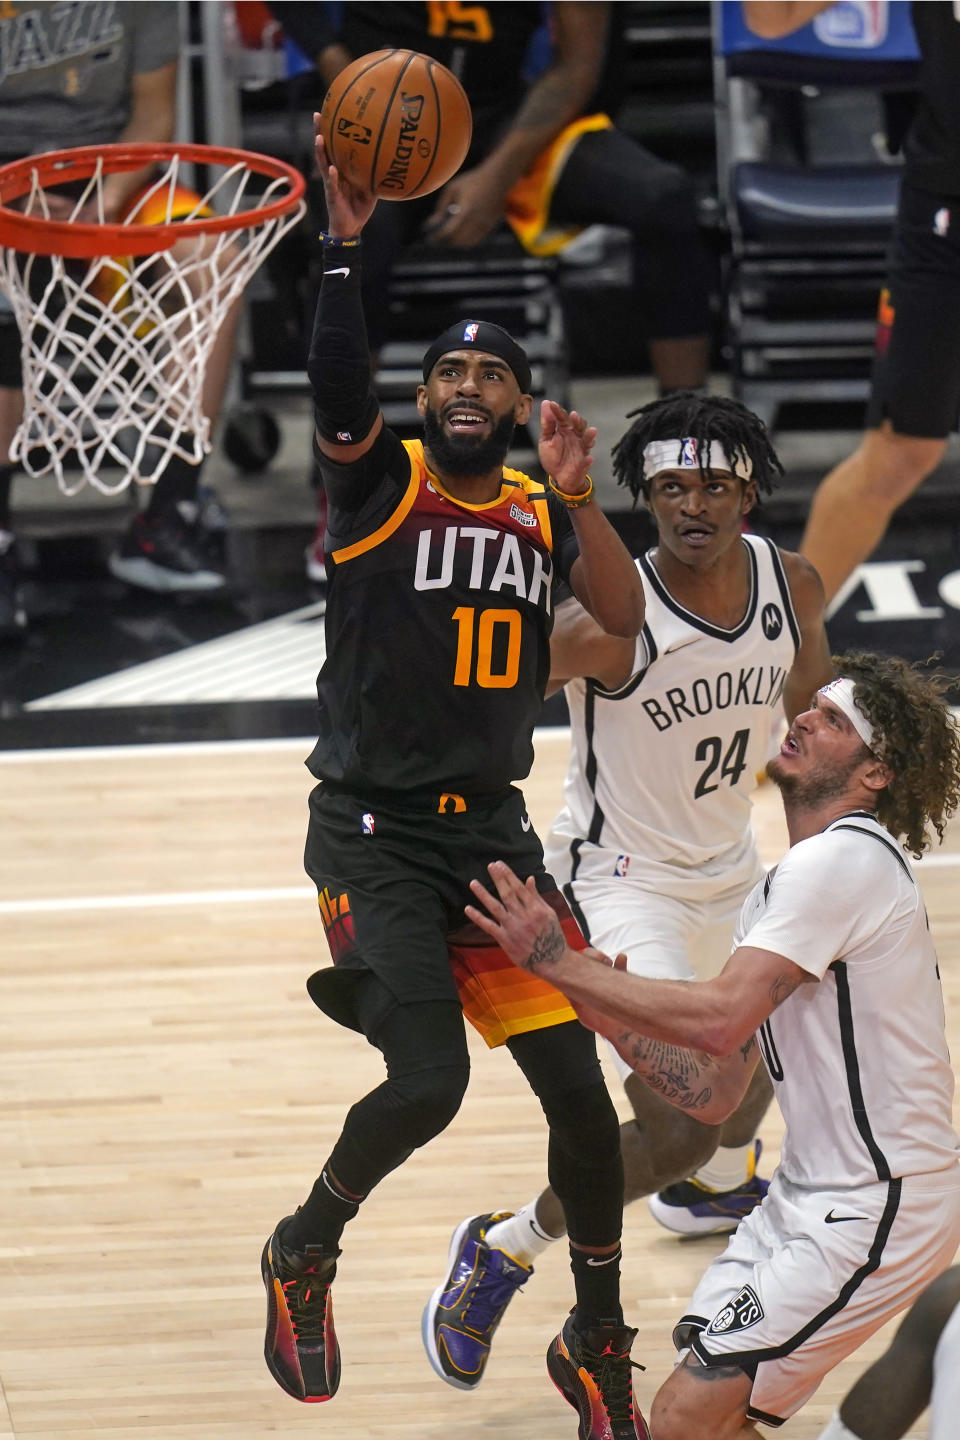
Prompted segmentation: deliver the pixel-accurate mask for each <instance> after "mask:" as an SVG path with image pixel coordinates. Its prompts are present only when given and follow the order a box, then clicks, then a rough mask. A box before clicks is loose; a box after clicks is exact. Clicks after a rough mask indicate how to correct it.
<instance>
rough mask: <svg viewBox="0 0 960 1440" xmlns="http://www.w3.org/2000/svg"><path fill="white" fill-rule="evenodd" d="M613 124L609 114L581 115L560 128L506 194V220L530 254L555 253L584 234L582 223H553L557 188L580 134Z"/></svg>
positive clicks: (608, 127)
mask: <svg viewBox="0 0 960 1440" xmlns="http://www.w3.org/2000/svg"><path fill="white" fill-rule="evenodd" d="M612 127H613V121H612V120H611V119H610V117H609V116H608V115H601V114H597V115H581V116H580V118H579V119H578V120H573V121H571V123H570V124H569V125H567V126H565V127H564V129H563V130H561V131H560V134H559V135H558V136H557V137H556V138H555V139H554V140H552V141H551V142H550V144H549V145H548V146H547V147H546V149H545V150H542V151H541V152H540V154H539V155H538V156H537V158H536V160H535V161H534V162H533V164H532V165H531V167H530V169H529V170H527V171H526V172H525V173H524V174H523V175H521V176H520V179H519V180H517V181H516V182H515V184H514V185H513V186H512V188H511V190H510V192H509V194H508V195H507V223H508V224H509V226H510V228H511V230H512V231H513V233H514V234H515V235H516V237H517V239H518V240H519V241H520V244H521V245H522V246H523V247H524V249H525V250H526V251H528V252H529V254H531V255H556V254H557V252H558V251H560V250H562V249H563V248H564V247H565V246H566V245H569V244H570V241H571V240H575V239H576V238H577V236H578V235H579V234H580V233H581V231H582V229H583V226H582V225H565V226H551V225H550V223H549V219H548V217H549V214H550V202H551V200H552V199H553V192H554V188H555V187H556V183H557V180H558V178H559V176H560V172H561V171H562V169H563V167H564V165H565V164H566V163H567V159H568V157H569V155H570V151H571V150H572V149H573V147H574V145H576V143H577V141H578V140H579V139H580V137H581V135H587V134H590V133H591V132H593V131H595V130H610V129H612Z"/></svg>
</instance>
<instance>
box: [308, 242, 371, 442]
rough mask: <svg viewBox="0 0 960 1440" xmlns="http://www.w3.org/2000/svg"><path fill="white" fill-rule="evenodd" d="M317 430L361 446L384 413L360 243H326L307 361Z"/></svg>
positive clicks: (335, 438) (331, 437) (334, 439)
mask: <svg viewBox="0 0 960 1440" xmlns="http://www.w3.org/2000/svg"><path fill="white" fill-rule="evenodd" d="M307 375H308V376H309V379H310V386H311V389H312V390H313V399H314V406H315V414H316V421H317V430H318V432H319V433H320V434H321V435H322V436H323V438H324V440H328V441H330V443H331V444H334V445H356V444H357V443H358V442H359V441H360V440H363V439H364V438H365V437H366V436H367V435H369V433H370V429H371V427H372V425H373V422H374V421H375V420H376V418H377V415H378V413H379V406H378V404H377V401H376V397H375V396H374V393H373V387H372V384H371V376H370V347H369V345H368V343H367V328H366V324H365V322H364V318H363V305H362V302H361V299H360V241H359V240H348V241H342V240H341V241H329V240H327V241H325V242H324V246H323V279H322V281H321V283H320V296H319V299H318V300H317V313H316V317H315V319H314V322H313V338H312V339H311V341H310V354H309V357H308V359H307Z"/></svg>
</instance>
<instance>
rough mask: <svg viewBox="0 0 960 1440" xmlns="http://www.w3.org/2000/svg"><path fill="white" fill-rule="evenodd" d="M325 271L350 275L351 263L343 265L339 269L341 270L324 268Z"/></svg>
mask: <svg viewBox="0 0 960 1440" xmlns="http://www.w3.org/2000/svg"><path fill="white" fill-rule="evenodd" d="M323 273H324V275H349V274H350V266H349V265H344V266H342V267H341V269H339V270H324V272H323Z"/></svg>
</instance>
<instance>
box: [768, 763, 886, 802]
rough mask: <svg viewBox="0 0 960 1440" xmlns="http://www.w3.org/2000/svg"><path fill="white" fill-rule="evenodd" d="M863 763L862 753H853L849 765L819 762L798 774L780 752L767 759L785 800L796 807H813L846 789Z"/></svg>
mask: <svg viewBox="0 0 960 1440" xmlns="http://www.w3.org/2000/svg"><path fill="white" fill-rule="evenodd" d="M862 764H863V756H862V755H852V756H851V757H850V759H849V761H848V762H847V764H846V765H845V766H843V767H842V768H838V767H837V766H836V765H831V766H830V767H829V768H827V767H826V766H817V767H815V768H814V769H813V770H808V771H807V773H806V775H795V774H794V773H793V772H792V771H791V770H790V769H789V768H788V767H786V766H785V765H784V764H783V762H782V761H781V759H780V756H779V755H774V757H773V759H772V760H770V761H768V762H767V774H768V775H769V776H770V779H771V780H772V781H773V783H774V785H776V787H777V789H778V790H779V791H780V794H781V795H782V796H783V803H784V804H785V805H790V806H792V807H794V808H795V809H803V810H813V809H816V808H817V806H819V805H823V804H825V803H826V802H827V801H828V800H835V799H836V798H837V796H838V795H843V794H845V792H846V789H847V786H848V785H849V783H850V776H851V775H852V774H853V772H854V770H856V769H857V767H858V766H859V765H862Z"/></svg>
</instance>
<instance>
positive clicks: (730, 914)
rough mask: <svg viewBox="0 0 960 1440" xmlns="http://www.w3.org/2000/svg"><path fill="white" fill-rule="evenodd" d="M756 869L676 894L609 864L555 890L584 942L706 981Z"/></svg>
mask: <svg viewBox="0 0 960 1440" xmlns="http://www.w3.org/2000/svg"><path fill="white" fill-rule="evenodd" d="M614 858H615V857H612V856H611V859H612V860H613V859H614ZM762 874H763V869H762V867H761V866H760V865H759V864H758V865H757V869H756V872H755V874H754V875H753V877H752V878H751V879H750V880H749V881H748V882H747V883H746V884H740V885H736V886H733V887H731V888H729V889H725V890H720V891H718V892H717V893H715V894H713V895H711V896H710V897H709V898H703V899H691V900H684V899H681V898H680V897H679V896H677V895H664V894H663V893H662V892H658V891H657V890H655V889H654V888H653V883H652V880H651V881H650V882H649V883H644V882H642V881H640V880H635V879H633V878H627V877H626V876H616V875H614V874H613V873H612V869H611V874H610V875H609V876H605V877H599V876H594V877H591V878H590V879H576V880H572V881H569V882H568V883H567V884H566V885H564V886H563V894H564V896H565V898H566V899H567V901H568V903H569V904H570V908H571V910H572V912H573V915H574V918H575V919H576V920H577V923H578V924H579V926H580V928H581V929H582V931H583V933H584V935H586V936H587V937H588V939H589V941H590V944H591V945H593V946H595V947H596V949H598V950H602V951H603V953H604V954H605V955H609V956H610V957H611V959H613V958H615V957H616V956H617V955H619V954H620V953H621V952H622V953H623V954H625V955H626V957H627V969H628V970H629V971H631V972H632V973H633V974H634V975H643V976H645V977H646V978H647V979H650V980H710V979H712V977H713V976H714V975H717V974H719V972H720V971H721V970H722V969H723V967H724V965H725V964H726V962H727V960H728V958H729V956H730V951H731V949H732V943H733V931H734V926H735V925H736V922H737V918H738V917H739V914H740V910H741V907H742V905H743V902H744V900H745V898H746V896H747V895H748V894H749V893H750V891H751V890H752V888H753V886H754V884H755V883H756V881H757V880H758V879H760V878H761V876H762ZM691 888H693V887H691ZM607 1043H608V1047H609V1050H610V1058H611V1060H612V1063H613V1066H614V1068H615V1070H616V1071H617V1074H618V1075H619V1076H620V1078H621V1080H623V1079H626V1077H627V1076H628V1075H630V1074H631V1073H632V1071H631V1069H630V1066H629V1065H628V1064H627V1062H626V1061H625V1060H624V1059H623V1058H622V1057H621V1056H620V1055H618V1054H617V1052H616V1050H615V1049H614V1048H613V1046H612V1045H610V1044H609V1042H607Z"/></svg>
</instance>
